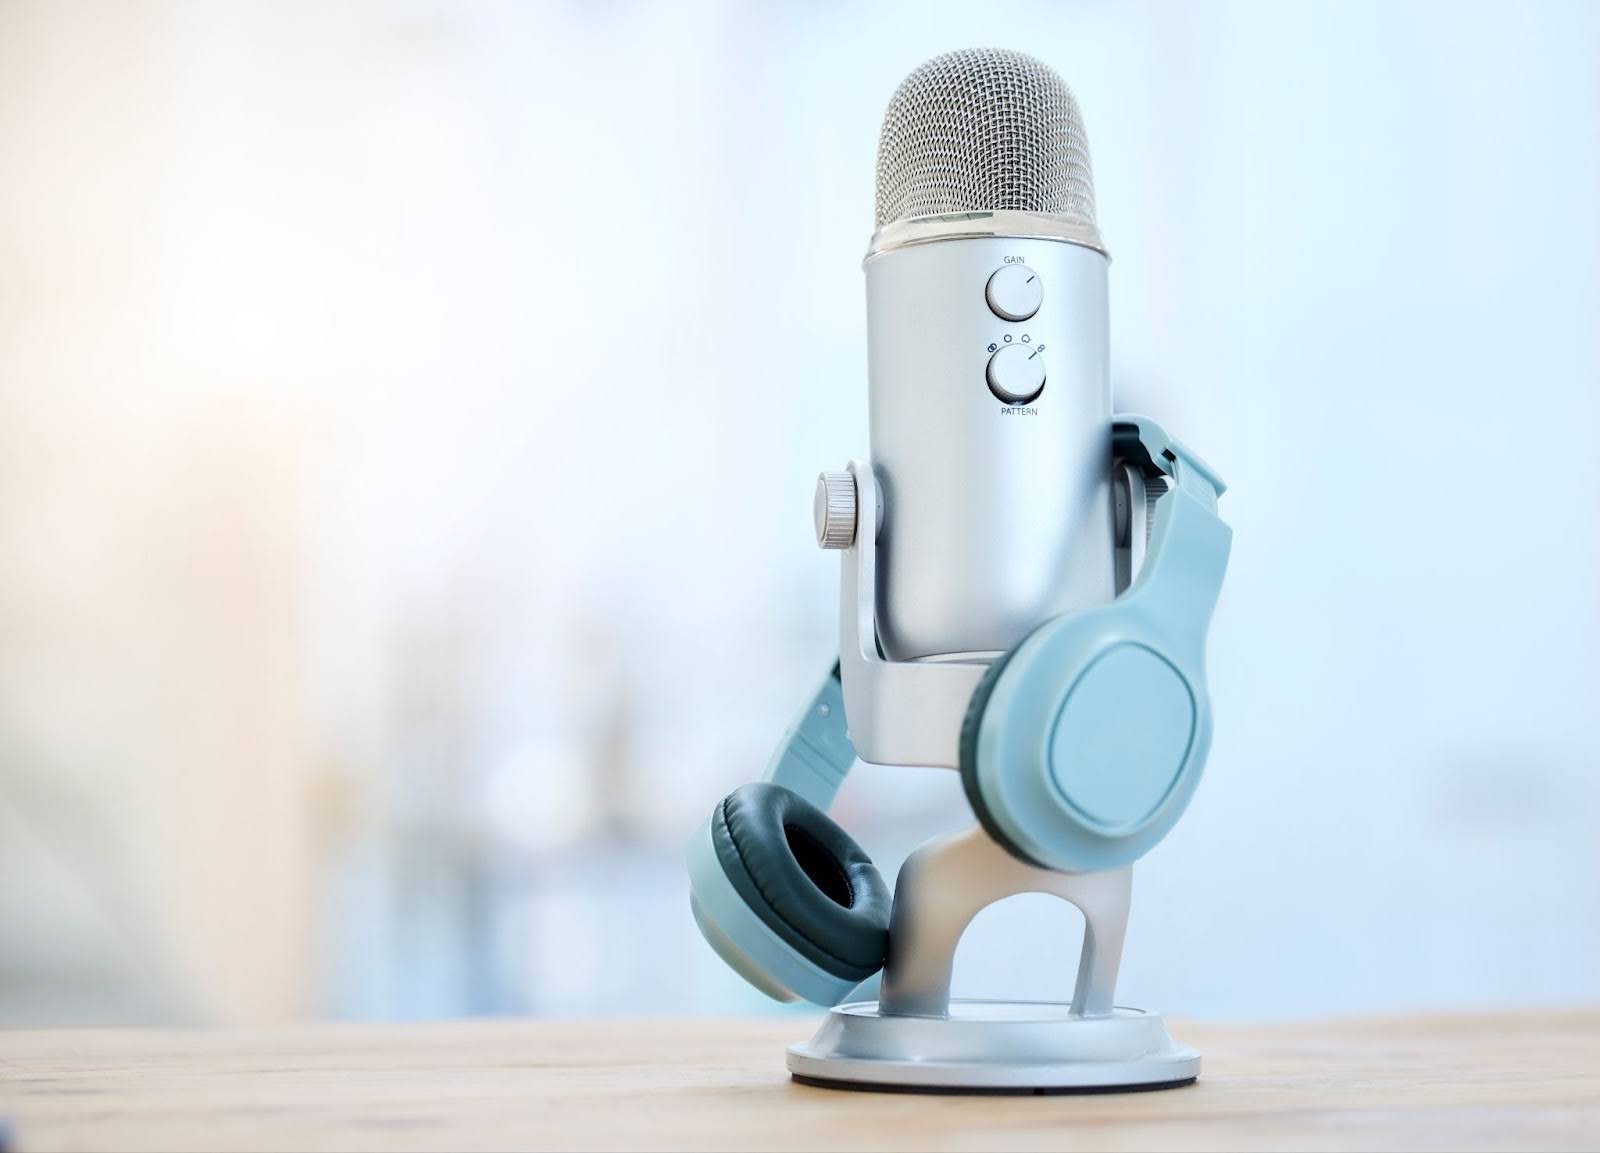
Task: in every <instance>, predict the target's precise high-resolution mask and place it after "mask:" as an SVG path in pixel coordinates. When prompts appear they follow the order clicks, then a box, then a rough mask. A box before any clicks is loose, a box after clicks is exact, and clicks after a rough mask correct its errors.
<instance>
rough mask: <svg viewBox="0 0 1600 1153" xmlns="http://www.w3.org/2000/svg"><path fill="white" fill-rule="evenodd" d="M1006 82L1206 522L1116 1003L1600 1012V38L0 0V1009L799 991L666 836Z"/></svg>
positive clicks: (788, 665)
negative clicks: (887, 243)
mask: <svg viewBox="0 0 1600 1153" xmlns="http://www.w3.org/2000/svg"><path fill="white" fill-rule="evenodd" d="M990 44H993V45H999V46H1004V47H1011V48H1018V49H1022V50H1024V51H1028V52H1031V53H1033V54H1035V55H1037V56H1040V57H1041V58H1043V59H1044V60H1046V61H1048V62H1049V63H1051V64H1052V65H1054V66H1055V67H1057V68H1058V69H1059V70H1060V71H1061V72H1062V73H1063V75H1064V76H1066V78H1067V79H1068V81H1069V83H1071V85H1072V86H1073V88H1074V89H1075V91H1076V93H1077V95H1078V97H1079V100H1080V102H1081V104H1082V107H1083V111H1084V114H1085V116H1086V118H1087V123H1088V126H1089V133H1090V140H1091V143H1092V145H1093V149H1094V160H1095V175H1096V180H1097V185H1098V200H1099V204H1100V210H1101V217H1100V223H1101V227H1102V230H1103V232H1104V235H1105V236H1106V238H1107V240H1108V243H1109V245H1110V247H1111V250H1112V254H1113V257H1114V264H1113V266H1112V273H1111V276H1112V280H1111V290H1112V315H1113V320H1112V347H1113V357H1114V359H1113V373H1114V385H1115V389H1116V393H1117V400H1118V404H1119V407H1122V408H1125V409H1139V410H1144V411H1148V412H1151V413H1153V414H1156V415H1158V416H1159V417H1161V418H1162V419H1163V420H1164V421H1166V422H1167V423H1168V425H1169V426H1170V427H1172V428H1174V429H1176V430H1178V431H1179V432H1180V434H1181V435H1182V436H1183V437H1184V438H1185V439H1186V440H1187V441H1189V442H1190V443H1191V444H1194V445H1196V446H1198V447H1199V448H1200V449H1201V450H1202V451H1203V452H1204V453H1205V455H1206V456H1207V457H1208V458H1209V459H1210V460H1211V461H1212V462H1213V463H1214V464H1215V465H1216V466H1217V467H1218V469H1219V470H1220V471H1221V472H1222V474H1223V475H1224V476H1225V477H1226V478H1227V479H1228V480H1229V481H1230V482H1231V485H1232V488H1231V490H1230V492H1229V493H1228V496H1227V497H1226V499H1225V501H1224V505H1223V511H1224V513H1225V515H1226V517H1227V518H1228V519H1229V520H1230V521H1231V523H1232V524H1233V525H1234V528H1235V533H1236V536H1235V549H1234V555H1233V561H1232V568H1231V571H1230V574H1229V581H1228V586H1227V589H1226V591H1225V593H1224V598H1223V602H1222V605H1221V607H1220V609H1219V612H1218V615H1217V618H1216V621H1215V626H1214V629H1213V632H1212V642H1211V677H1212V681H1211V685H1212V691H1213V694H1214V699H1215V705H1216V709H1217V728H1216V740H1215V745H1214V749H1213V753H1212V757H1211V761H1210V766H1209V769H1208V775H1207V779H1206V782H1205V785H1204V787H1203V788H1202V789H1201V790H1200V791H1199V793H1198V795H1197V799H1196V801H1195V803H1194V805H1193V807H1192V809H1191V810H1190V813H1189V815H1188V816H1187V818H1186V819H1185V820H1184V821H1183V822H1182V823H1181V824H1180V825H1179V826H1178V828H1177V830H1176V832H1175V833H1174V834H1173V835H1172V836H1171V837H1170V838H1169V839H1168V840H1167V841H1166V842H1165V843H1164V844H1162V845H1161V846H1160V847H1159V848H1158V849H1157V850H1156V851H1155V852H1154V853H1152V854H1151V855H1150V856H1149V857H1148V858H1147V859H1146V860H1145V861H1144V862H1143V863H1142V864H1141V865H1140V867H1139V869H1138V871H1137V884H1136V899H1135V904H1134V917H1133V923H1132V927H1131V932H1130V937H1129V941H1128V951H1127V959H1126V963H1125V967H1124V976H1123V980H1122V985H1121V990H1120V993H1121V998H1122V999H1123V1000H1124V1001H1125V1002H1127V1003H1132V1004H1148V1005H1152V1006H1156V1007H1159V1008H1162V1009H1165V1010H1168V1011H1171V1012H1176V1013H1181V1014H1186V1015H1211V1016H1229V1017H1237V1018H1247V1019H1253V1018H1269V1017H1294V1016H1315V1015H1323V1014H1344V1013H1365V1012H1376V1011H1387V1010H1401V1009H1412V1008H1429V1007H1444V1006H1464V1007H1472V1006H1487V1005H1506V1004H1528V1003H1550V1004H1561V1003H1573V1002H1578V1001H1594V1000H1596V999H1597V998H1600V662H1597V656H1596V654H1597V652H1600V515H1597V514H1596V511H1595V510H1596V495H1595V494H1596V490H1597V481H1600V466H1597V464H1596V453H1595V451H1594V448H1593V446H1592V445H1591V444H1590V443H1589V440H1590V437H1591V435H1592V433H1593V430H1594V429H1595V428H1596V427H1597V425H1600V400H1597V396H1600V390H1597V385H1600V6H1596V5H1593V4H1589V3H1584V2H1582V0H1575V2H1572V3H1565V4H1563V3H1554V2H1546V3H1535V4H1514V3H1509V2H1500V3H1495V2H1484V3H1448V4H1447V3H1431V4H1398V5H1397V4H1390V3H1338V4H1334V3H1326V4H1311V3H1306V4H1298V3H1297V4H1288V5H1284V4H1277V3H1272V2H1269V0H1257V2H1238V3H1186V4H1171V3H1163V2H1155V0H1153V2H1149V3H1110V2H1084V3H1061V4H1039V3H1018V4H1007V5H1003V6H1002V5H985V4H970V5H953V4H914V5H909V4H908V5H901V6H876V5H871V6H869V5H851V4H843V3H806V4H802V3H791V4H750V3H737V2H733V0H729V2H727V3H721V4H716V3H696V4H667V3H645V2H642V0H641V2H638V3H622V2H602V3H594V2H578V0H572V2H567V3H554V2H552V3H545V4H531V3H530V4H490V3H454V4H449V3H422V2H417V0H393V2H383V3H379V2H372V3H349V2H340V3H270V4H269V3H237V2H233V0H194V2H190V3H167V2H154V3H152V2H136V0H127V2H114V0H106V2H104V3H97V4H85V3H43V2H41V3H33V2H27V0H20V2H19V0H0V1024H6V1025H24V1024H57V1023H85V1022H95V1023H113V1022H173V1023H192V1022H258V1021H272V1020H281V1019H286V1018H300V1017H307V1016H333V1017H353V1018H415V1017H429V1016H438V1015H458V1014H476V1013H501V1012H506V1013H540V1014H587V1013H641V1012H747V1011H757V1010H761V1009H763V1008H765V1007H769V1003H768V1002H766V1001H764V1000H763V999H762V998H761V997H760V995H759V994H756V993H755V992H754V991H752V990H750V989H748V988H746V987H745V986H743V985H742V984H741V983H740V982H739V980H738V979H737V978H735V977H734V976H733V975H732V974H731V973H729V972H727V971H726V970H725V969H724V968H723V967H722V966H721V964H720V963H719V962H718V961H717V960H716V958H715V957H714V956H713V955H712V953H711V952H710V950H709V949H708V948H707V947H706V946H705V945H704V944H703V943H702V942H701V941H700V939H699V937H698V935H697V933H696V931H695V929H694V927H693V924H692V922H691V920H690V917H689V914H688V909H687V889H686V882H685V878H684V873H683V868H682V864H681V852H682V846H683V844H684V843H685V841H686V839H687V837H688V836H689V834H690V832H691V831H692V830H693V829H694V827H695V826H696V824H697V823H698V822H699V821H700V820H702V819H703V818H704V817H705V815H706V814H707V813H708V812H709V811H710V809H711V807H712V805H713V804H714V803H715V802H716V801H717V800H718V798H720V797H721V796H722V795H723V794H724V793H725V792H726V791H727V790H729V789H731V788H733V787H734V786H736V785H738V784H740V783H742V782H744V781H746V780H750V779H752V778H754V777H756V776H758V775H759V774H760V772H761V770H762V768H763V766H764V765H765V763H766V760H767V758H768V756H769V755H770V753H771V750H772V746H773V744H774V742H775V740H776V739H777V737H778V735H779V733H780V732H781V730H782V729H783V728H784V726H785V725H786V724H787V723H788V721H789V720H790V717H791V714H792V712H793V710H794V709H796V708H797V707H798V706H799V705H800V704H801V703H802V702H803V699H804V698H805V696H806V693H807V692H808V690H809V688H810V687H811V686H812V684H813V683H814V682H815V680H816V678H817V677H818V676H820V675H821V673H822V672H823V671H824V670H825V668H826V667H827V666H828V664H829V663H830V662H831V660H832V654H833V651H834V648H835V644H836V637H835V627H836V625H835V621H836V617H835V613H836V599H837V579H838V576H837V574H838V567H837V558H836V557H834V556H832V555H825V554H822V553H820V552H818V551H817V549H816V547H815V545H814V543H813V539H812V529H811V524H810V500H811V490H812V484H813V481H814V478H815V475H816V473H817V472H818V470H820V469H822V468H825V467H837V466H838V465H839V464H840V463H841V462H842V461H844V460H845V459H847V458H848V457H850V456H852V455H863V454H864V453H865V450H866V445H867V429H866V401H865V391H864V388H865V385H864V374H865V341H864V337H865V334H864V318H863V291H862V282H861V273H860V268H859V262H860V260H861V257H862V255H863V253H864V252H865V249H866V244H867V238H868V234H869V231H870V228H871V213H872V187H873V186H872V180H873V162H874V149H875V145H876V134H877V129H878V121H879V117H880V115H881V113H882V110H883V107H884V104H885V103H886V101H887V100H888V97H889V94H890V92H891V91H892V90H893V88H894V86H895V85H896V84H897V83H898V81H899V80H900V79H901V78H902V77H903V75H904V74H905V73H906V72H907V71H909V70H910V69H911V68H912V67H913V66H915V65H916V64H917V63H919V62H920V61H921V60H923V59H925V58H926V57H928V56H931V55H933V54H935V53H938V52H941V51H945V50H948V49H951V48H956V47H966V46H977V45H990ZM839 813H840V815H841V818H842V820H843V821H844V822H845V824H846V825H847V826H848V827H849V828H851V829H852V830H853V831H854V832H855V833H856V834H857V835H858V837H859V838H860V839H861V840H862V841H863V842H864V843H865V844H866V845H867V846H868V847H869V849H870V850H872V851H873V852H874V854H875V856H876V857H877V858H878V860H879V862H880V864H881V865H882V866H883V867H884V868H885V871H886V872H888V873H890V875H892V871H893V869H894V868H896V867H897V864H898V860H899V859H901V858H903V856H904V855H905V853H906V852H907V851H908V850H909V849H910V848H911V847H912V846H914V845H915V844H916V843H917V842H918V841H919V840H921V839H923V838H925V837H927V836H930V835H932V834H934V833H936V832H940V831H943V830H946V829H951V828H955V827H958V826H961V825H963V824H965V823H966V822H967V821H968V820H970V817H969V815H968V813H967V810H966V807H965V803H964V802H963V800H962V799H961V796H960V789H959V787H958V785H957V782H956V781H955V779H954V775H953V774H946V773H941V772H938V771H935V770H908V769H892V768H878V767H872V766H868V767H866V768H863V769H860V770H858V772H857V773H856V774H855V775H854V777H853V778H852V779H851V781H850V783H849V785H848V787H847V791H846V793H845V795H844V796H843V798H842V799H841V803H840V807H839ZM1080 935H1081V920H1080V919H1079V918H1078V915H1077V914H1076V912H1075V911H1073V910H1071V909H1070V908H1068V907H1067V906H1065V905H1061V904H1059V903H1054V902H1052V901H1051V899H1049V898H1045V897H1018V898H1013V899H1011V900H1010V901H1007V902H1004V903H1002V904H1001V905H998V906H996V907H994V908H993V909H991V910H989V911H987V912H985V913H984V914H983V915H982V916H980V918H979V919H978V921H977V922H976V923H975V924H974V926H973V928H972V930H971V932H970V933H969V936H968V938H967V940H966V941H965V942H964V944H963V947H962V952H961V954H960V957H959V958H958V963H957V972H956V990H957V992H958V993H967V994H982V993H988V994H1014V995H1037V996H1069V995H1070V991H1071V988H1072V979H1073V966H1074V964H1075V960H1076V947H1077V940H1078V937H1079V936H1080Z"/></svg>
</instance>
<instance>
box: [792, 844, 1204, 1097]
mask: <svg viewBox="0 0 1600 1153" xmlns="http://www.w3.org/2000/svg"><path fill="white" fill-rule="evenodd" d="M1131 892H1132V870H1131V869H1120V870H1117V871H1115V872H1110V873H1056V872H1051V871H1050V870H1048V869H1039V868H1035V867H1033V866H1031V865H1026V864H1023V863H1022V862H1020V861H1018V860H1016V859H1015V858H1014V857H1012V856H1011V855H1010V854H1009V853H1007V852H1006V851H1005V850H1004V849H1002V848H1001V847H1000V846H999V845H997V844H995V843H994V842H993V841H992V840H990V839H989V836H988V835H987V834H986V833H984V832H983V830H982V829H980V828H976V827H975V828H972V829H969V830H967V831H966V832H962V833H956V834H952V835H950V836H947V837H940V838H938V839H936V840H934V841H930V842H929V843H928V844H926V845H924V846H923V847H922V848H920V849H918V850H917V851H916V852H915V853H913V854H912V855H911V857H910V859H909V860H907V861H906V863H905V866H904V867H903V868H902V869H901V870H900V876H899V879H898V880H897V881H896V882H895V896H894V914H893V919H892V921H891V924H890V928H889V960H888V964H887V966H886V967H885V968H884V972H883V991H882V994H881V997H880V999H879V1000H878V1001H877V1002H860V1003H856V1004H850V1005H841V1006H839V1007H838V1008H835V1009H833V1010H832V1011H830V1012H829V1014H828V1016H827V1018H826V1019H825V1020H824V1021H823V1023H822V1026H821V1028H819V1029H818V1030H817V1033H816V1035H815V1036H814V1037H812V1038H811V1040H810V1041H808V1042H806V1043H805V1044H801V1045H795V1046H792V1047H791V1048H790V1049H789V1061H788V1064H789V1071H790V1072H791V1073H793V1074H795V1075H796V1076H799V1077H805V1078H808V1079H810V1080H814V1081H822V1082H838V1083H846V1084H860V1085H883V1086H897V1087H902V1088H913V1089H1088V1088H1115V1087H1130V1088H1131V1087H1139V1086H1145V1087H1148V1086H1155V1085H1182V1084H1186V1083H1188V1082H1189V1081H1192V1080H1193V1079H1194V1078H1195V1077H1197V1076H1198V1075H1199V1073H1200V1055H1199V1054H1198V1053H1196V1052H1195V1051H1194V1050H1193V1049H1188V1048H1184V1047H1182V1046H1179V1045H1178V1044H1176V1043H1175V1042H1174V1041H1173V1039H1172V1037H1171V1036H1170V1035H1169V1034H1168V1032H1167V1029H1166V1026H1165V1024H1164V1023H1163V1022H1162V1020H1161V1018H1160V1017H1159V1016H1158V1015H1156V1014H1153V1013H1144V1012H1141V1011H1140V1010H1137V1009H1125V1008H1114V1007H1113V1001H1112V998H1113V995H1114V993H1115V990H1116V983H1117V968H1118V964H1119V962H1120V961H1121V957H1122V942H1123V937H1124V935H1125V932H1126V929H1127V924H1128V902H1129V898H1130V896H1131ZM1017 893H1050V894H1052V895H1054V896H1057V897H1061V898H1062V899H1063V900H1066V901H1070V902H1071V903H1073V904H1074V905H1077V906H1078V908H1080V909H1081V910H1083V920H1084V931H1083V952H1082V954H1081V955H1080V957H1079V959H1078V979H1077V988H1076V990H1075V992H1074V993H1073V998H1072V1003H1071V1004H1070V1005H1064V1004H1059V1003H1051V1002H1018V1001H968V1000H953V999H952V998H951V997H950V971H951V966H952V962H953V960H954V958H955V950H956V945H957V944H958V943H959V941H960V939H961V935H962V933H964V932H965V931H966V928H967V926H968V925H969V924H970V923H971V921H972V918H973V917H974V916H976V915H977V914H978V913H979V912H980V911H981V910H983V909H984V908H986V907H988V906H989V905H991V904H993V903H994V902H995V901H998V900H1001V899H1003V898H1005V897H1009V896H1012V895H1014V894H1017Z"/></svg>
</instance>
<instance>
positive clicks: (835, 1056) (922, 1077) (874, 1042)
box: [788, 1000, 1200, 1091]
mask: <svg viewBox="0 0 1600 1153" xmlns="http://www.w3.org/2000/svg"><path fill="white" fill-rule="evenodd" d="M788 1065H789V1072H791V1073H793V1074H794V1075H795V1076H796V1077H803V1078H805V1079H807V1080H810V1081H817V1082H824V1083H826V1082H836V1083H839V1084H841V1085H851V1086H855V1085H865V1086H872V1085H881V1086H884V1087H885V1088H890V1087H893V1088H909V1089H926V1090H936V1089H970V1090H977V1091H984V1090H989V1091H993V1090H1007V1089H1009V1090H1030V1089H1035V1090H1069V1091H1070V1090H1073V1089H1114V1088H1128V1089H1137V1088H1153V1087H1158V1086H1178V1085H1186V1084H1188V1083H1189V1082H1190V1081H1193V1080H1194V1079H1195V1078H1196V1077H1197V1076H1199V1074H1200V1054H1198V1053H1196V1052H1195V1051H1194V1050H1193V1049H1189V1048H1186V1047H1184V1046H1181V1045H1178V1044H1177V1043H1176V1042H1174V1041H1173V1039H1172V1037H1171V1035H1170V1034H1168V1032H1167V1028H1166V1024H1165V1023H1164V1022H1163V1021H1162V1019H1161V1017H1160V1016H1159V1015H1157V1014H1155V1013H1144V1012H1141V1011H1139V1010H1138V1009H1120V1008H1119V1009H1116V1010H1115V1011H1113V1012H1112V1013H1111V1014H1109V1015H1107V1016H1102V1017H1080V1016H1077V1015H1075V1014H1074V1013H1073V1012H1072V1011H1071V1009H1070V1008H1069V1007H1068V1006H1066V1005H1062V1004H1052V1003H1049V1002H1019V1001H964V1000H963V1001H953V1002H951V1005H950V1015H949V1016H948V1017H943V1018H933V1017H896V1016H889V1015H886V1014H884V1013H882V1012H881V1011H880V1010H879V1008H878V1006H877V1005H876V1004H875V1003H873V1002H870V1001H866V1002H858V1003H856V1004H852V1005H840V1006H838V1007H837V1008H835V1009H832V1010H830V1011H829V1013H828V1015H827V1017H826V1018H824V1020H823V1022H822V1026H821V1028H819V1029H818V1030H817V1033H816V1035H815V1036H814V1037H812V1038H811V1040H810V1041H807V1042H805V1043H804V1044H801V1045H793V1046H790V1048H789V1060H788Z"/></svg>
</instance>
